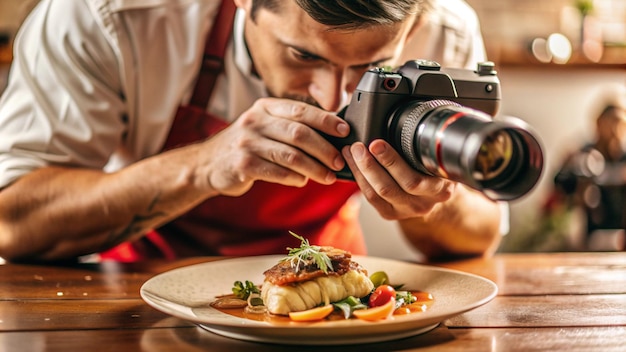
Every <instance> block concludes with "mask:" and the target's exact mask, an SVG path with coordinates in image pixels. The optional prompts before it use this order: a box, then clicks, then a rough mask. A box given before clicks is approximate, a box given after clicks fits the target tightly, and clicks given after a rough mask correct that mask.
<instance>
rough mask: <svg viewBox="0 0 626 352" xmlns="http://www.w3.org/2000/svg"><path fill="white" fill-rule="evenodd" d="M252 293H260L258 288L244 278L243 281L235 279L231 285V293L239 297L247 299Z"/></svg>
mask: <svg viewBox="0 0 626 352" xmlns="http://www.w3.org/2000/svg"><path fill="white" fill-rule="evenodd" d="M253 293H261V291H260V290H259V288H258V287H257V286H256V285H255V284H253V283H252V282H251V281H248V280H246V282H245V283H243V282H241V281H235V283H234V285H233V294H234V295H235V297H237V298H240V299H248V297H249V296H250V295H251V294H253Z"/></svg>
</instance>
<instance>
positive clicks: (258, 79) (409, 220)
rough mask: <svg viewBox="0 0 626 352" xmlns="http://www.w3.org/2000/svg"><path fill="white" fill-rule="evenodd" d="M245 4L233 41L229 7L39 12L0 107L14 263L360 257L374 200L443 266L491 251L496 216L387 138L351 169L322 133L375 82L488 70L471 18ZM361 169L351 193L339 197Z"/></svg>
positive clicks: (370, 6) (1, 195)
mask: <svg viewBox="0 0 626 352" xmlns="http://www.w3.org/2000/svg"><path fill="white" fill-rule="evenodd" d="M235 3H236V5H237V7H238V9H239V10H238V12H237V17H236V18H235V19H234V27H233V26H231V25H230V23H229V22H228V21H227V20H225V19H226V18H227V14H228V11H227V8H226V9H225V7H220V4H219V2H217V1H215V2H213V1H200V0H197V1H174V0H157V1H154V0H151V1H147V0H145V1H142V0H139V1H137V0H135V1H107V0H91V1H74V0H65V1H63V0H55V1H51V0H48V1H42V2H41V3H40V4H39V6H38V7H37V8H36V9H35V11H34V12H33V14H32V15H31V16H30V17H29V18H28V19H27V21H26V22H25V23H24V25H23V27H22V30H21V33H20V34H19V36H18V38H17V41H16V45H15V47H16V55H15V63H14V65H13V68H12V73H11V78H10V82H9V86H8V87H7V90H6V91H5V93H4V95H3V98H2V100H1V101H0V187H3V190H2V191H1V192H0V256H1V257H4V258H6V259H9V260H23V259H26V260H32V259H35V260H56V259H62V258H68V257H75V256H79V255H84V254H89V253H95V252H104V253H103V254H102V255H103V257H105V258H115V259H118V260H138V259H142V258H146V257H156V256H161V257H166V258H174V257H178V256H187V255H208V254H222V255H254V254H265V253H283V252H284V250H285V247H286V246H288V245H290V246H293V245H297V241H296V242H293V241H292V240H295V239H293V238H291V236H289V234H288V231H294V232H296V233H298V234H300V235H302V236H304V237H307V238H308V239H309V240H310V242H311V243H319V244H325V245H334V246H336V247H340V248H344V249H347V250H351V251H352V252H353V253H356V254H363V253H365V250H366V249H365V245H364V242H363V238H362V236H361V233H360V229H359V227H358V222H357V209H358V207H357V206H355V204H354V197H353V195H354V194H356V193H357V192H358V191H359V190H360V191H361V192H362V193H363V195H364V197H365V198H366V199H367V200H368V201H369V202H370V203H371V204H372V205H373V206H374V207H375V208H376V210H378V212H379V213H380V214H381V215H382V216H383V217H384V218H386V219H389V220H398V221H399V224H400V226H401V228H402V229H403V230H404V232H405V233H406V235H407V238H408V239H409V240H410V241H411V243H413V244H414V245H415V246H416V247H417V248H418V249H419V250H421V251H423V252H424V253H425V254H426V255H428V256H430V257H436V256H444V255H480V254H484V253H489V252H491V251H493V250H494V249H495V247H496V246H497V244H498V241H499V236H500V233H499V230H498V229H499V225H500V212H499V207H498V205H497V204H496V203H494V202H492V201H490V200H488V199H486V198H485V197H484V196H483V195H482V194H479V193H478V192H475V191H472V190H470V189H468V188H467V187H465V186H464V185H461V184H456V183H454V182H451V181H448V180H444V179H440V178H433V177H427V176H425V175H423V174H420V173H418V172H417V171H415V170H413V169H412V168H411V167H409V166H408V164H407V163H405V162H404V161H403V160H402V158H401V156H400V155H398V153H396V152H395V151H394V150H393V149H392V148H391V147H390V145H389V144H387V143H386V142H385V141H383V140H377V141H373V142H372V143H371V144H370V145H369V146H365V145H364V144H363V143H355V144H354V145H351V146H349V147H345V148H343V150H341V151H339V150H337V149H336V148H335V147H333V146H332V145H331V144H330V143H329V142H327V141H326V140H325V139H324V138H323V137H322V136H321V135H320V134H319V133H318V132H320V131H321V132H324V133H326V134H328V135H332V136H336V137H344V136H346V135H347V134H348V133H349V126H348V125H347V124H346V123H345V122H344V121H343V120H342V119H340V118H339V117H337V116H336V115H335V114H334V113H333V112H334V111H338V110H339V109H340V108H341V107H342V106H343V105H345V104H346V103H347V98H348V96H349V94H350V93H351V92H353V91H354V89H355V87H356V84H357V83H358V81H359V79H360V77H361V75H362V74H363V73H364V72H365V71H366V70H368V69H370V68H372V67H374V66H379V65H392V66H397V65H399V64H401V63H403V62H404V60H406V59H408V58H418V57H428V58H430V59H435V60H439V61H441V63H442V64H444V65H456V66H461V65H463V66H467V67H475V64H476V61H478V60H481V59H482V58H483V57H482V56H483V48H482V41H481V39H480V36H479V32H478V24H477V23H476V19H475V15H474V13H473V12H472V11H471V10H470V9H468V7H467V5H465V4H464V3H462V2H460V1H442V2H441V3H433V4H431V3H429V2H426V1H417V0H412V1H411V0H396V1H367V2H365V1H337V2H321V1H320V2H317V1H261V0H256V1H252V0H237V1H235ZM431 5H432V6H433V10H432V12H430V13H427V12H426V10H428V9H429V8H430V6H431ZM225 6H226V7H228V3H227V2H226V5H225ZM325 7H326V8H325ZM342 7H345V8H342ZM218 8H221V9H225V10H224V12H222V13H220V15H219V16H217V15H216V13H217V11H218ZM326 10H328V11H326ZM455 11H460V12H459V13H457V14H456V15H455ZM449 16H454V17H453V18H450V17H449ZM215 18H217V19H218V20H217V21H214V19H215ZM220 22H226V24H223V23H220ZM215 23H218V25H215ZM450 25H451V26H450ZM220 26H225V27H223V28H217V27H220ZM224 28H226V31H227V33H230V29H231V28H232V31H233V35H232V41H231V36H226V37H225V38H226V39H224V37H223V36H222V37H220V36H219V35H220V34H221V33H224V31H225V29H224ZM209 32H210V33H209ZM213 35H215V37H213ZM205 38H209V40H208V44H207V45H206V49H207V52H208V54H209V55H210V56H212V57H219V56H221V54H222V53H220V52H219V51H221V50H218V49H219V48H218V47H219V46H220V45H218V44H217V43H222V42H224V43H226V44H228V45H227V46H226V47H225V49H224V52H223V56H224V59H223V70H222V71H223V72H222V73H221V74H220V75H219V77H218V78H217V79H216V80H215V82H213V83H209V84H205V83H206V82H210V81H212V80H213V78H215V77H214V76H213V77H212V76H211V74H208V75H203V74H201V75H200V78H199V79H197V77H198V70H199V69H200V66H201V62H202V57H203V47H205ZM427 38H429V39H430V40H426V39H427ZM442 45H445V46H446V48H445V49H446V50H444V48H443V47H442ZM450 49H451V50H450ZM214 61H215V60H214ZM217 61H219V60H217ZM209 63H210V62H209ZM210 66H211V65H207V67H208V70H209V71H210V68H211V67H210ZM203 72H206V71H203ZM201 86H202V87H201ZM207 87H209V88H208V92H209V93H207ZM207 101H208V103H207ZM207 106H208V109H207ZM346 163H347V165H348V166H349V167H350V169H351V170H352V172H353V174H354V176H355V179H356V182H343V181H338V180H337V179H336V176H335V172H336V171H337V170H340V169H341V168H342V167H343V166H344V165H345V164H346ZM116 246H117V247H116ZM107 250H108V251H107Z"/></svg>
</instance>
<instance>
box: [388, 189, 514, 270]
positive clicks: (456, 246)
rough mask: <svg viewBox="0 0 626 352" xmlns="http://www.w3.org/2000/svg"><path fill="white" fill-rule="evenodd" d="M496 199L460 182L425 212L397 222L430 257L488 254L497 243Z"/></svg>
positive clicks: (498, 232)
mask: <svg viewBox="0 0 626 352" xmlns="http://www.w3.org/2000/svg"><path fill="white" fill-rule="evenodd" d="M500 211H501V210H500V207H499V205H498V203H496V202H494V201H491V200H489V199H487V198H485V197H484V196H483V195H482V194H480V193H478V192H476V191H474V190H471V189H469V188H467V187H466V186H463V185H460V184H459V185H458V187H457V189H456V191H455V194H454V195H453V197H452V198H451V199H450V200H448V201H447V202H445V203H440V204H438V205H437V206H436V207H435V208H434V209H433V211H431V212H430V213H429V214H428V215H427V216H425V217H420V218H413V219H407V220H402V221H400V222H399V224H400V227H401V229H402V231H403V232H404V235H405V236H406V238H407V239H408V240H409V242H411V243H412V244H413V245H414V246H415V247H416V248H417V249H418V250H419V251H421V252H422V253H423V254H424V255H425V256H426V257H428V258H430V259H437V258H449V257H462V256H476V255H484V254H491V253H493V252H494V251H495V250H496V249H497V246H498V244H499V243H500V238H501V236H502V235H501V234H500V231H499V229H500V219H501V216H500Z"/></svg>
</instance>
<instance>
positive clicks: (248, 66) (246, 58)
mask: <svg viewBox="0 0 626 352" xmlns="http://www.w3.org/2000/svg"><path fill="white" fill-rule="evenodd" d="M245 20H246V11H245V10H244V9H242V8H238V9H237V12H236V13H235V23H234V27H233V43H234V50H235V57H234V61H235V65H236V66H237V68H238V69H239V70H240V71H241V72H242V73H243V74H244V75H246V76H252V58H251V57H250V53H249V51H248V47H247V46H246V40H245V38H244V35H243V32H244V26H245V22H246V21H245Z"/></svg>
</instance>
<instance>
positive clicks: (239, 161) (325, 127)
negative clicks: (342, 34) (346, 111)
mask: <svg viewBox="0 0 626 352" xmlns="http://www.w3.org/2000/svg"><path fill="white" fill-rule="evenodd" d="M319 131H321V132H324V133H326V134H328V135H332V136H336V137H345V136H347V135H348V133H349V125H348V124H347V123H346V122H345V121H344V120H343V119H341V118H339V117H338V116H336V115H334V114H332V113H329V112H326V111H324V110H322V109H319V108H317V107H315V106H312V105H309V104H306V103H303V102H298V101H293V100H286V99H274V98H265V99H260V100H258V101H257V102H256V103H255V104H254V105H253V106H252V107H251V108H250V109H249V110H247V111H246V112H245V113H243V114H242V115H241V116H240V117H239V118H238V119H237V121H235V122H234V123H233V124H232V125H230V126H229V127H227V128H226V129H225V130H224V131H222V132H220V133H219V134H217V135H215V136H214V137H212V138H210V139H209V140H207V141H206V142H205V147H204V148H203V149H204V152H203V153H204V154H202V155H200V156H199V160H198V170H199V171H200V172H201V173H202V174H201V175H200V176H201V177H199V178H198V179H201V180H205V181H206V182H207V184H206V185H204V186H205V187H206V188H207V189H213V190H215V191H217V192H218V193H219V194H223V195H232V196H236V195H241V194H243V193H245V192H246V191H247V190H248V189H250V187H251V186H252V184H253V183H254V181H256V180H263V181H267V182H275V183H280V184H283V185H288V186H295V187H301V186H304V185H305V184H306V182H307V181H308V180H309V179H311V180H314V181H316V182H318V183H321V184H331V183H333V182H335V180H336V176H335V172H336V171H338V170H341V168H343V166H344V165H345V164H344V160H343V157H342V156H341V154H340V153H339V151H338V150H337V149H336V148H335V147H334V146H333V145H332V144H331V143H330V142H328V141H327V140H325V139H324V137H322V135H320V133H319Z"/></svg>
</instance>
